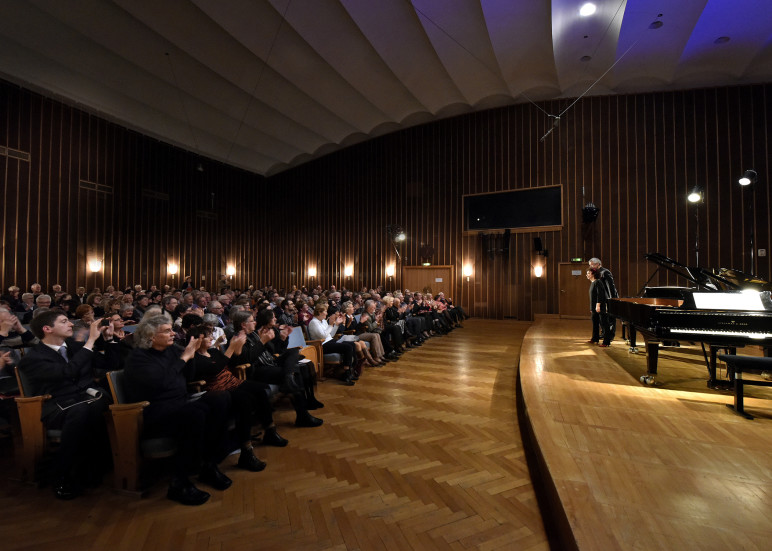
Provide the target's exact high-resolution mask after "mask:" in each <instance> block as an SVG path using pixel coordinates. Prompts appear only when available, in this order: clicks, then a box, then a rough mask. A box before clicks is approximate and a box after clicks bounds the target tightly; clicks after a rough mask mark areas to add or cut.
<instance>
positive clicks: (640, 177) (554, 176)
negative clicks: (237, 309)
mask: <svg viewBox="0 0 772 551" xmlns="http://www.w3.org/2000/svg"><path fill="white" fill-rule="evenodd" d="M771 96H772V85H756V86H745V87H732V88H718V89H707V90H695V91H684V92H668V93H655V94H643V95H630V96H605V97H591V98H584V99H582V100H581V101H579V102H578V103H577V104H576V105H575V106H574V107H573V108H572V109H571V110H570V111H568V113H566V114H565V115H564V116H563V117H562V119H561V122H560V126H559V127H558V128H557V129H556V130H555V131H554V132H553V133H552V134H551V135H550V136H549V137H548V138H547V139H546V140H545V141H544V142H540V138H541V136H542V135H543V134H544V133H545V132H546V130H547V129H548V127H549V125H550V124H551V119H547V117H546V116H545V115H544V114H543V113H542V112H541V111H540V110H539V109H537V108H536V107H534V106H532V105H527V104H526V105H517V106H512V107H506V108H500V109H494V110H490V111H485V112H481V113H472V114H469V115H463V116H459V117H455V118H452V119H447V120H443V121H439V122H436V123H431V124H427V125H423V126H419V127H415V128H410V129H407V130H404V131H400V132H396V133H393V134H389V135H386V136H382V137H379V138H375V139H372V140H369V141H367V142H364V143H362V144H359V145H356V146H353V147H349V148H347V149H345V150H343V151H340V152H337V153H333V154H331V155H328V156H326V157H324V158H321V159H318V160H315V161H312V162H309V163H307V164H304V165H302V166H300V167H297V168H294V169H291V170H288V171H286V172H284V173H281V174H278V175H275V176H272V177H270V178H267V179H265V178H262V177H260V176H256V175H253V174H249V173H246V172H244V171H241V170H238V169H235V168H232V167H228V166H226V165H222V164H219V163H215V162H212V161H209V160H207V159H202V158H200V157H199V156H198V155H196V154H194V153H189V152H185V151H181V150H179V149H177V148H175V147H172V146H169V145H166V144H163V143H161V142H158V141H156V140H154V139H152V138H148V137H144V136H141V135H139V134H137V133H136V132H132V131H129V130H126V129H124V128H121V127H120V126H117V125H115V124H112V123H109V122H107V121H105V120H103V119H100V118H98V117H96V116H93V115H89V114H87V113H84V112H83V111H80V110H78V109H75V108H73V107H70V106H67V105H63V104H61V103H59V102H57V101H53V100H51V99H47V98H43V97H41V96H39V95H37V94H35V93H32V92H29V91H26V90H23V89H19V88H18V87H15V86H13V85H11V84H7V83H2V85H0V147H6V148H11V149H10V150H8V152H7V154H5V155H0V174H2V185H3V199H4V200H3V207H2V213H3V226H2V237H3V256H2V262H3V264H2V274H3V286H4V287H7V286H8V285H10V284H11V283H17V284H19V285H20V286H25V287H26V286H28V285H29V284H30V283H32V282H33V281H39V282H40V283H42V284H43V285H44V286H50V285H51V284H53V283H55V282H59V283H61V284H62V285H64V286H65V287H66V288H69V289H74V287H75V286H77V285H80V284H84V283H85V284H86V285H87V286H93V285H94V284H95V283H96V284H97V285H99V286H103V285H105V284H109V283H113V284H116V285H126V284H133V283H142V284H143V285H148V284H150V283H166V282H171V281H172V280H171V278H170V277H169V276H168V274H167V273H166V266H167V263H168V262H170V261H175V262H177V263H178V264H179V265H180V271H181V273H180V275H184V274H185V273H190V274H192V275H193V277H194V281H195V282H196V284H201V283H203V284H205V285H207V286H211V285H212V283H213V281H212V280H213V279H214V278H215V277H217V275H218V274H220V273H223V272H224V270H225V267H226V265H227V264H230V263H233V264H234V265H235V266H236V268H237V275H236V277H235V280H234V284H235V285H237V286H239V287H243V286H245V285H247V284H249V283H255V284H266V283H272V284H274V285H276V286H284V287H287V286H290V285H292V284H298V285H302V284H309V283H311V284H316V283H317V282H319V283H322V284H323V285H325V286H327V285H329V284H335V285H337V286H341V285H344V286H348V287H355V288H358V287H361V286H374V285H379V284H381V285H384V286H386V287H394V286H397V285H399V284H400V281H399V278H398V276H397V277H396V279H393V280H390V279H389V278H388V277H387V276H386V273H385V268H386V266H388V265H395V267H396V270H395V273H396V274H399V273H400V272H401V270H400V268H401V266H402V265H416V264H418V263H419V262H420V260H421V258H420V256H421V255H420V252H421V250H422V248H424V247H426V246H429V247H431V248H433V249H434V254H433V255H432V258H431V261H432V263H434V264H449V265H454V266H455V267H456V270H455V272H456V291H455V297H454V298H455V299H456V300H457V301H458V302H459V303H462V304H464V305H465V306H466V307H467V308H468V309H469V310H471V312H472V313H473V314H474V315H478V316H484V317H494V318H502V317H514V318H518V319H532V318H533V316H534V315H535V314H540V313H557V312H558V289H557V279H558V278H557V274H558V271H557V270H558V263H559V262H561V261H566V260H569V259H570V258H572V257H582V258H588V257H590V256H599V257H600V258H602V259H603V261H604V265H606V266H608V267H610V268H611V269H612V271H613V272H614V274H615V277H616V279H617V281H618V286H619V287H620V289H621V291H622V292H623V293H624V294H634V293H635V292H637V290H638V289H639V288H640V287H641V285H643V284H644V282H645V281H646V280H647V279H648V277H649V275H650V273H651V272H652V267H651V266H650V265H648V263H646V262H645V261H644V260H643V258H642V255H643V253H645V252H651V251H659V252H662V253H665V254H667V255H668V256H671V257H673V258H675V259H678V260H680V261H681V262H684V263H689V264H694V262H695V243H696V230H697V222H696V210H697V208H698V207H695V206H694V205H691V204H688V203H687V202H686V195H687V193H688V192H689V191H690V190H691V189H692V188H693V187H694V186H695V185H700V186H703V187H704V189H705V192H706V199H705V202H704V204H703V205H701V206H700V207H699V209H700V213H699V235H700V265H701V266H716V267H718V266H723V267H730V266H731V267H735V268H745V269H750V261H749V248H750V247H749V238H750V233H751V228H753V230H754V234H755V239H756V247H757V248H762V249H767V250H769V246H770V239H769V236H770V231H771V230H772V228H771V227H770V218H769V215H768V213H769V211H770V206H771V205H770V193H769V177H770V167H769V160H770V128H772V120H771V117H772V114H771V113H770V110H769V104H770V97H771ZM568 104H569V100H560V101H553V102H547V103H543V104H540V106H541V107H542V108H544V109H545V110H546V111H547V112H550V113H557V112H560V111H561V110H562V109H564V108H565V107H566V106H567V105H568ZM12 150H13V151H12ZM16 150H20V151H23V152H29V154H30V160H29V161H24V160H19V159H17V158H16V157H15V156H14V155H16V153H14V151H16ZM0 151H2V149H0ZM198 163H201V164H202V165H203V168H204V172H199V171H197V170H196V166H197V165H198ZM746 168H755V169H756V170H757V172H758V174H759V182H758V184H756V185H755V186H752V187H751V188H750V189H741V188H740V187H739V186H738V185H737V184H736V180H737V177H738V176H739V175H740V174H741V173H742V172H743V170H744V169H746ZM81 180H84V181H86V182H92V183H94V184H98V186H91V187H92V188H94V187H96V189H97V191H94V190H92V189H86V187H88V186H89V184H85V185H86V187H83V185H81V184H80V181H81ZM554 184H562V185H563V190H564V200H563V208H564V213H563V218H564V227H563V229H562V230H561V231H555V232H536V233H513V234H512V235H511V236H509V238H508V239H507V240H506V242H505V240H504V238H503V236H501V235H493V234H488V235H481V234H475V235H463V232H462V219H461V197H462V195H464V194H467V193H480V192H489V191H500V190H506V189H516V188H525V187H533V186H546V185H554ZM100 186H108V187H107V188H102V187H100ZM590 201H592V202H593V203H595V204H596V205H597V206H598V207H599V208H600V216H599V217H598V220H597V221H596V222H595V223H594V224H592V225H591V226H590V227H583V226H582V220H581V208H582V206H583V204H585V203H587V202H590ZM754 209H755V210H754ZM389 224H399V225H401V226H402V227H403V228H404V229H405V230H406V232H407V235H408V239H407V241H405V242H404V243H403V244H401V245H399V253H400V259H399V260H398V258H397V254H396V253H395V251H394V249H393V247H392V246H391V244H390V242H389V239H388V236H387V233H386V229H385V228H386V226H387V225H389ZM535 236H539V237H541V239H542V242H543V244H544V247H545V248H546V249H547V250H548V256H547V257H546V258H544V257H541V256H537V255H536V254H535V253H534V252H533V250H532V249H533V240H532V238H533V237H535ZM92 256H94V257H98V258H102V259H104V268H103V270H102V271H101V272H99V273H98V274H96V275H93V274H90V273H87V269H86V260H87V259H88V258H90V257H92ZM756 261H757V263H758V264H757V269H756V271H757V273H758V274H759V275H761V276H762V277H766V278H769V274H770V257H769V256H766V257H761V258H759V257H757V258H756ZM537 263H539V264H540V265H543V266H544V269H545V272H544V276H543V277H542V278H541V279H536V278H535V277H534V276H533V271H532V268H531V267H532V266H533V265H536V264H537ZM466 264H470V265H472V266H473V269H474V274H473V275H472V276H471V277H470V280H469V281H468V282H467V281H466V278H465V277H464V276H463V275H462V274H463V266H464V265H466ZM347 265H352V266H353V267H354V274H353V276H352V277H351V278H346V277H345V276H344V268H345V266H347ZM309 267H315V268H316V269H317V276H316V277H315V278H313V279H311V278H309V277H308V273H307V270H308V268H309ZM202 276H204V277H206V281H204V282H201V277H202ZM178 277H179V276H178ZM653 283H656V284H676V283H677V282H676V281H675V280H674V279H673V278H670V277H668V276H666V275H663V276H658V277H657V278H655V280H654V281H653Z"/></svg>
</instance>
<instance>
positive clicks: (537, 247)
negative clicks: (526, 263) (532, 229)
mask: <svg viewBox="0 0 772 551" xmlns="http://www.w3.org/2000/svg"><path fill="white" fill-rule="evenodd" d="M533 250H534V251H536V254H538V255H540V256H543V257H544V258H547V256H549V253H548V252H547V249H545V248H544V246H543V245H542V243H541V237H534V238H533Z"/></svg>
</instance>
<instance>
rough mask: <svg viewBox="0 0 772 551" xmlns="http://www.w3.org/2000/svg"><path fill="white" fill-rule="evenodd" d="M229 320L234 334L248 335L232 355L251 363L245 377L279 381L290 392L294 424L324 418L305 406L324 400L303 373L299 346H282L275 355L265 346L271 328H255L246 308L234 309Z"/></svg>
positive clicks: (312, 423)
mask: <svg viewBox="0 0 772 551" xmlns="http://www.w3.org/2000/svg"><path fill="white" fill-rule="evenodd" d="M272 317H273V316H272ZM232 320H233V329H234V331H235V332H236V333H237V334H238V333H239V332H241V331H244V333H245V334H246V336H247V339H246V342H245V343H244V346H243V347H242V350H241V353H240V354H238V355H234V356H235V359H234V360H233V361H234V362H235V365H242V364H250V368H249V369H248V371H247V379H249V380H252V381H258V382H260V383H265V384H273V385H279V387H280V389H281V391H282V392H287V393H289V394H291V395H292V405H293V406H294V407H295V414H296V418H295V426H298V427H318V426H320V425H321V424H322V422H323V421H322V420H321V419H318V418H316V417H314V416H313V415H311V414H310V413H308V410H310V409H318V408H322V407H324V404H322V403H321V402H319V401H318V400H317V399H316V396H315V395H314V381H313V380H311V379H310V377H308V376H304V373H303V370H302V369H301V368H300V354H299V352H298V349H296V348H294V349H291V350H285V352H284V353H283V354H281V355H280V356H279V357H278V358H277V357H275V356H274V355H273V353H272V352H271V350H270V349H269V348H268V347H267V343H268V342H269V341H271V340H273V339H274V338H275V336H276V334H275V332H274V330H273V328H271V327H268V326H263V327H261V328H260V331H259V332H258V331H257V323H256V322H255V318H254V317H253V316H252V313H251V312H248V311H243V312H236V313H235V314H234V315H233V316H232ZM306 375H307V373H306Z"/></svg>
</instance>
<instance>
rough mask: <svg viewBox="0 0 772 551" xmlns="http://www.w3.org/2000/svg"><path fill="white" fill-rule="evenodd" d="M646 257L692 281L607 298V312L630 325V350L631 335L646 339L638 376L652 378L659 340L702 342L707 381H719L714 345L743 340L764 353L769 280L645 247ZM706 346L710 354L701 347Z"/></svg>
mask: <svg viewBox="0 0 772 551" xmlns="http://www.w3.org/2000/svg"><path fill="white" fill-rule="evenodd" d="M644 257H645V258H646V260H648V261H650V262H653V263H654V264H657V266H658V268H657V271H659V270H660V269H661V268H665V269H667V270H670V271H672V272H675V273H676V274H677V275H678V276H680V277H682V278H684V279H686V280H687V281H688V282H690V283H691V284H692V285H693V286H692V287H649V286H648V283H649V282H650V281H651V280H652V279H653V278H654V276H655V275H656V274H657V271H655V272H654V274H652V276H651V277H650V278H649V281H648V282H647V283H646V285H644V287H643V289H641V291H640V292H639V293H638V294H639V296H637V297H630V298H619V299H611V300H609V302H608V312H609V314H611V315H612V316H614V317H616V318H617V319H619V320H620V321H621V322H622V323H623V324H626V325H627V328H628V329H629V341H630V351H631V352H636V351H637V346H636V337H637V334H639V333H640V334H641V335H642V336H643V339H644V341H645V346H646V354H647V363H646V367H647V369H646V371H647V373H646V375H644V376H643V377H641V382H642V383H645V384H654V383H655V380H656V375H657V358H658V353H659V347H660V345H666V344H670V345H677V344H679V343H680V342H698V343H702V345H703V346H702V348H703V354H704V356H705V362H706V365H707V368H708V375H709V379H708V387H709V388H716V387H722V386H723V385H724V384H726V383H724V382H723V381H722V382H719V381H717V380H716V356H717V353H718V351H719V350H721V349H726V350H729V351H730V352H731V353H735V351H736V349H737V348H741V347H743V346H746V345H759V346H762V347H763V349H764V350H765V355H770V352H772V298H770V294H772V283H769V282H767V281H765V280H763V279H760V278H757V277H754V276H748V275H746V274H744V273H742V272H740V271H738V270H729V269H721V270H717V271H714V270H711V269H706V268H695V267H689V266H685V265H684V264H681V263H679V262H677V261H675V260H673V259H671V258H668V257H667V256H665V255H662V254H659V253H650V254H646V255H644ZM705 345H708V347H709V349H710V357H709V358H708V353H707V352H706V351H705Z"/></svg>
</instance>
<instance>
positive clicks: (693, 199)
mask: <svg viewBox="0 0 772 551" xmlns="http://www.w3.org/2000/svg"><path fill="white" fill-rule="evenodd" d="M686 198H687V199H688V200H689V202H690V203H699V202H700V201H702V190H701V189H700V188H699V187H695V188H694V189H693V190H692V191H691V192H690V193H689V195H687V196H686Z"/></svg>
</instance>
